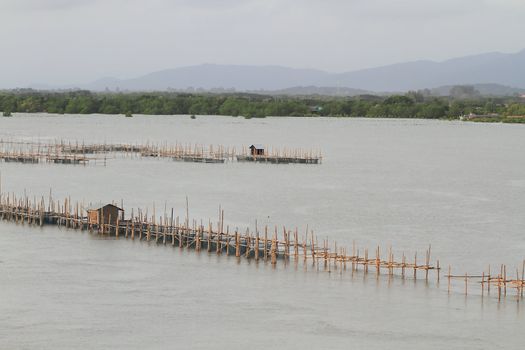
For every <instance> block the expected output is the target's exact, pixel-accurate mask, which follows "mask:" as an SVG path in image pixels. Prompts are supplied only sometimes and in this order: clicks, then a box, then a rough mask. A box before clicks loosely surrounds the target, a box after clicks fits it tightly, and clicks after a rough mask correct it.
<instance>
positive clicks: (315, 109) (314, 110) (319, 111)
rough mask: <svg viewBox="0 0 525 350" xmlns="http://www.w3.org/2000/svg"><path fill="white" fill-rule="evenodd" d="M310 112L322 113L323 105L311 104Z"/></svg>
mask: <svg viewBox="0 0 525 350" xmlns="http://www.w3.org/2000/svg"><path fill="white" fill-rule="evenodd" d="M309 108H310V112H312V113H321V112H322V111H323V107H322V106H310V107H309Z"/></svg>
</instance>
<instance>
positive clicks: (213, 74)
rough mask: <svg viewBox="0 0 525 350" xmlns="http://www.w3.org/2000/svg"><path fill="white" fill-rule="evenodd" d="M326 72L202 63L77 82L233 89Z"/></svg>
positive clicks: (310, 78) (308, 81)
mask: <svg viewBox="0 0 525 350" xmlns="http://www.w3.org/2000/svg"><path fill="white" fill-rule="evenodd" d="M327 75H328V73H326V72H323V71H320V70H315V69H295V68H286V67H279V66H239V65H217V64H203V65H198V66H191V67H183V68H175V69H166V70H162V71H158V72H154V73H150V74H147V75H144V76H141V77H138V78H135V79H126V80H118V79H108V78H105V79H103V80H98V81H95V82H93V83H91V84H87V85H85V86H81V87H82V88H86V89H89V90H104V89H105V88H109V89H112V90H113V89H116V88H117V87H118V88H119V89H120V90H134V91H136V90H167V89H187V88H195V89H198V88H200V89H205V90H211V89H217V88H222V89H236V90H242V91H247V90H278V89H283V88H288V87H290V86H298V85H312V84H314V83H315V82H316V81H319V80H321V79H322V78H324V77H326V76H327Z"/></svg>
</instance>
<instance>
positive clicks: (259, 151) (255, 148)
mask: <svg viewBox="0 0 525 350" xmlns="http://www.w3.org/2000/svg"><path fill="white" fill-rule="evenodd" d="M249 148H250V154H251V155H252V156H264V146H263V145H259V144H257V145H251V146H250V147H249Z"/></svg>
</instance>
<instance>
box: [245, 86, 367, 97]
mask: <svg viewBox="0 0 525 350" xmlns="http://www.w3.org/2000/svg"><path fill="white" fill-rule="evenodd" d="M253 92H256V93H262V94H268V95H285V96H312V95H318V96H359V95H367V94H373V93H374V92H372V91H367V90H361V89H353V88H347V87H340V88H339V87H327V86H321V87H317V86H295V87H290V88H287V89H280V90H257V91H253Z"/></svg>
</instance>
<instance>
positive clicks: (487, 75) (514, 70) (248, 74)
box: [68, 50, 525, 96]
mask: <svg viewBox="0 0 525 350" xmlns="http://www.w3.org/2000/svg"><path fill="white" fill-rule="evenodd" d="M467 84H468V85H475V86H477V89H478V90H479V91H480V92H482V93H483V92H484V91H486V92H487V93H488V94H495V95H499V94H501V93H502V92H505V91H508V92H514V91H516V92H520V91H523V89H521V88H525V50H523V51H520V52H518V53H514V54H503V53H486V54H481V55H473V56H467V57H461V58H455V59H450V60H447V61H443V62H433V61H416V62H407V63H399V64H393V65H388V66H383V67H377V68H370V69H364V70H358V71H353V72H346V73H328V72H324V71H321V70H315V69H295V68H286V67H280V66H246V65H216V64H203V65H197V66H190V67H183V68H175V69H167V70H162V71H158V72H154V73H150V74H146V75H144V76H141V77H137V78H134V79H123V80H120V79H115V78H104V79H100V80H97V81H95V82H93V83H90V84H84V85H79V86H77V87H79V88H83V89H89V90H94V91H103V90H105V89H106V88H108V89H111V90H116V89H117V88H118V89H120V90H122V91H126V90H129V91H152V90H168V89H175V90H181V89H182V90H184V89H188V88H194V89H204V90H213V89H219V90H220V89H226V90H237V91H258V90H267V91H282V93H283V94H290V95H303V94H309V93H312V94H319V95H345V96H346V95H348V96H351V95H354V94H361V93H363V92H376V93H378V92H388V91H390V92H404V91H408V90H419V89H427V88H428V89H435V88H439V89H445V88H446V87H450V86H453V85H467ZM72 87H73V86H69V87H68V88H72ZM354 90H355V91H354Z"/></svg>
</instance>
